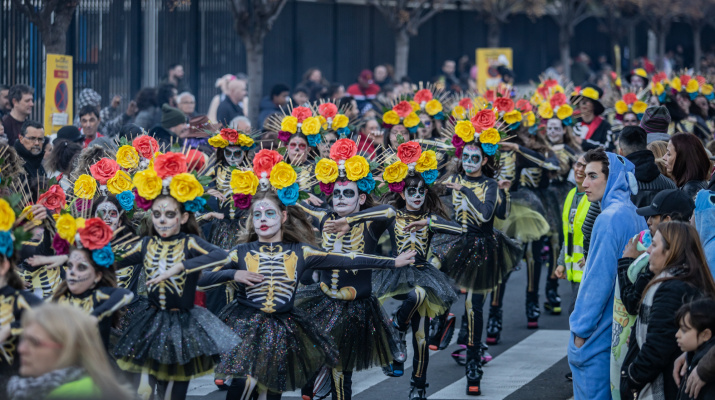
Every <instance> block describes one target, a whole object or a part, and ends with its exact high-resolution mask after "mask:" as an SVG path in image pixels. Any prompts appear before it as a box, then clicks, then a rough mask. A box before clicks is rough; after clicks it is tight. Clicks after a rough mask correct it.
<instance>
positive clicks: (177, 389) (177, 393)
mask: <svg viewBox="0 0 715 400" xmlns="http://www.w3.org/2000/svg"><path fill="white" fill-rule="evenodd" d="M141 377H142V375H141V374H136V375H134V379H133V380H134V387H136V388H138V387H139V385H140V384H141ZM149 386H150V387H151V391H152V393H154V392H156V394H157V396H156V398H159V399H162V400H164V398H166V393H167V392H168V391H171V395H170V396H169V399H170V400H185V399H186V392H188V391H189V381H160V380H158V379H156V378H154V377H153V376H149Z"/></svg>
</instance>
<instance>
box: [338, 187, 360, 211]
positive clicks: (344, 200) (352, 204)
mask: <svg viewBox="0 0 715 400" xmlns="http://www.w3.org/2000/svg"><path fill="white" fill-rule="evenodd" d="M333 209H334V210H335V212H336V213H338V215H340V216H341V217H344V216H347V215H350V214H352V213H354V212H356V211H358V210H359V209H360V192H359V191H358V187H357V183H355V182H349V181H348V182H336V184H335V188H334V189H333Z"/></svg>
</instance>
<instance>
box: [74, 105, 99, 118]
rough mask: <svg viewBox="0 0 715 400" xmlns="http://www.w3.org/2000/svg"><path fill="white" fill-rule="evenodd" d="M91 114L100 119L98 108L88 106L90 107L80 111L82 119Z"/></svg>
mask: <svg viewBox="0 0 715 400" xmlns="http://www.w3.org/2000/svg"><path fill="white" fill-rule="evenodd" d="M90 113H91V114H94V116H95V117H97V119H99V109H98V108H97V107H95V106H92V105H89V104H88V105H86V106H84V107H82V108H80V109H79V117H80V118H82V117H84V116H85V115H87V114H90Z"/></svg>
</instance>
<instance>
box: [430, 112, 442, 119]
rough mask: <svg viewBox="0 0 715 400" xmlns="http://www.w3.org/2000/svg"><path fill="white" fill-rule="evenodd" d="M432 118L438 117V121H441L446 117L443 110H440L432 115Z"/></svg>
mask: <svg viewBox="0 0 715 400" xmlns="http://www.w3.org/2000/svg"><path fill="white" fill-rule="evenodd" d="M432 118H434V119H436V120H438V121H441V120H443V119H444V113H443V112H442V111H440V112H438V113H437V114H435V115H434V117H432Z"/></svg>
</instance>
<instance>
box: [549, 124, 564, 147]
mask: <svg viewBox="0 0 715 400" xmlns="http://www.w3.org/2000/svg"><path fill="white" fill-rule="evenodd" d="M546 137H547V138H549V142H551V143H552V144H560V143H563V142H564V126H563V124H562V123H561V120H560V119H558V118H551V119H550V120H548V121H547V122H546Z"/></svg>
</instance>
